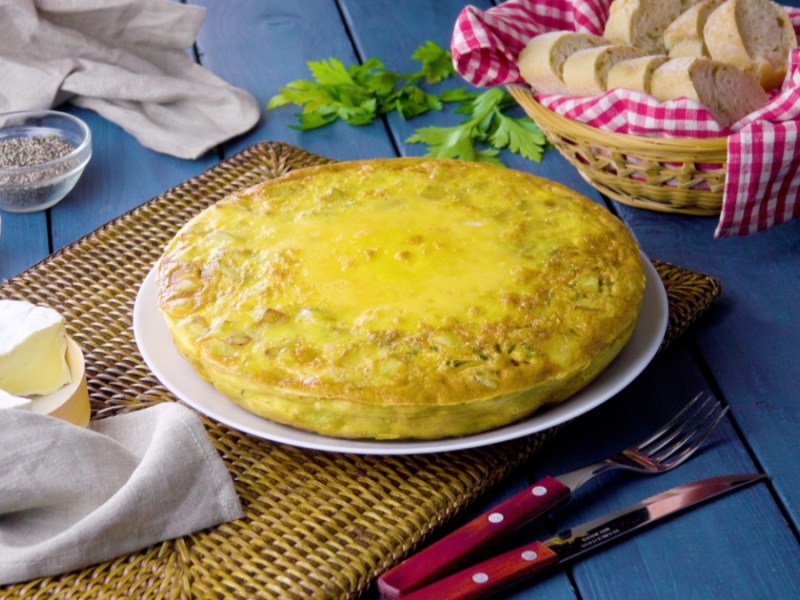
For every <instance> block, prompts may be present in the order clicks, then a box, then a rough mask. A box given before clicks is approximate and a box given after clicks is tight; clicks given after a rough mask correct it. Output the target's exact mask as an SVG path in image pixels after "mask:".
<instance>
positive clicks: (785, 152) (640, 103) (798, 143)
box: [451, 0, 800, 237]
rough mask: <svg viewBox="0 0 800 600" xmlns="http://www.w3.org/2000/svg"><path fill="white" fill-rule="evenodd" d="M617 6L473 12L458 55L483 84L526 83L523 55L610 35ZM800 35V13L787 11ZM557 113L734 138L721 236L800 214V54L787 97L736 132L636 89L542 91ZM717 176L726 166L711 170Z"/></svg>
mask: <svg viewBox="0 0 800 600" xmlns="http://www.w3.org/2000/svg"><path fill="white" fill-rule="evenodd" d="M610 4H611V0H508V1H507V2H503V3H502V4H500V5H498V6H496V7H494V8H490V9H488V10H486V11H482V10H478V9H476V8H475V7H471V6H470V7H466V8H465V9H464V10H463V11H462V12H461V14H460V15H459V17H458V19H457V21H456V24H455V30H454V32H453V39H452V43H451V48H452V52H453V62H454V64H455V67H456V70H457V71H458V72H459V74H461V76H462V77H464V79H466V80H467V81H469V82H470V83H472V84H473V85H477V86H494V85H506V84H524V81H523V79H522V77H521V76H520V73H519V69H518V68H517V56H518V55H519V52H520V50H522V48H524V47H525V44H526V43H527V42H528V41H529V40H530V39H531V38H532V37H534V36H536V35H539V34H541V33H544V32H547V31H556V30H569V31H581V32H584V33H591V34H594V35H602V34H603V28H604V25H605V22H606V20H607V19H608V11H609V6H610ZM786 10H787V12H788V13H789V16H790V18H791V20H792V23H793V24H794V28H795V32H800V9H797V8H791V7H786ZM536 99H537V100H538V101H539V102H540V103H541V104H542V105H543V106H545V107H547V108H549V109H550V110H553V111H555V112H556V113H558V114H560V115H563V116H565V117H568V118H570V119H574V120H577V121H581V122H583V123H587V124H588V125H592V126H593V127H597V128H599V129H604V130H607V131H613V132H617V133H629V134H632V135H641V136H659V137H661V136H663V137H689V138H707V137H718V136H720V135H727V136H728V145H727V159H726V172H725V189H724V192H723V199H722V210H721V213H720V219H719V223H718V224H717V228H716V231H715V232H714V235H715V236H716V237H727V236H737V235H748V234H751V233H755V232H758V231H763V230H765V229H767V228H769V227H771V226H773V225H777V224H779V223H783V222H785V221H788V220H790V219H793V218H796V217H800V199H798V189H800V159H798V156H800V137H798V129H800V127H799V125H800V49H795V50H793V51H792V54H791V57H790V68H789V73H788V74H787V77H786V80H785V82H784V85H783V88H782V90H781V91H780V92H779V93H777V94H775V95H774V96H773V98H772V99H771V101H770V103H769V104H768V105H767V106H766V107H764V108H763V109H762V110H759V111H757V112H756V113H753V114H752V115H748V116H747V117H745V118H744V119H742V120H741V121H739V122H738V123H735V124H734V125H733V126H732V127H730V128H729V129H728V130H723V129H721V128H720V126H719V124H718V123H717V122H716V121H715V120H714V118H713V117H712V116H711V113H710V112H709V111H708V110H707V109H706V108H704V107H702V106H701V105H700V104H698V103H697V102H695V101H693V100H688V99H686V98H682V99H678V100H674V101H670V102H663V103H662V102H658V101H656V100H655V98H653V97H651V96H649V95H647V94H643V93H639V92H634V91H631V90H621V89H618V90H612V91H609V92H606V93H605V94H603V95H601V96H596V97H568V96H551V95H544V94H536ZM708 168H712V169H717V168H719V165H708Z"/></svg>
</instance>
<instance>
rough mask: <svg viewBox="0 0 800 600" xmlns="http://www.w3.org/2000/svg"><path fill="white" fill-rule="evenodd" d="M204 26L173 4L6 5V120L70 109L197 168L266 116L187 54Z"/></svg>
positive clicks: (1, 33) (2, 20)
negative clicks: (198, 161) (17, 114)
mask: <svg viewBox="0 0 800 600" xmlns="http://www.w3.org/2000/svg"><path fill="white" fill-rule="evenodd" d="M204 18H205V9H204V8H201V7H197V6H190V5H185V4H178V3H173V2H169V1H167V0H81V1H80V2H76V1H74V0H0V112H7V111H15V110H28V109H39V108H49V107H54V106H57V105H59V104H60V103H62V102H64V101H66V100H70V101H71V102H72V103H73V104H76V105H78V106H81V107H85V108H88V109H91V110H94V111H96V112H98V113H100V114H101V115H102V116H104V117H105V118H107V119H108V120H110V121H113V122H114V123H116V124H117V125H119V126H120V127H122V128H123V129H124V130H125V131H127V132H129V133H130V134H131V135H133V136H134V137H136V139H138V140H139V141H140V142H141V143H142V144H143V145H144V146H147V147H148V148H152V149H154V150H157V151H159V152H163V153H166V154H171V155H174V156H178V157H181V158H196V157H198V156H200V155H201V154H203V153H204V152H205V151H206V150H208V149H210V148H212V147H214V146H215V145H217V144H219V143H221V142H223V141H225V140H227V139H229V138H231V137H233V136H235V135H238V134H240V133H243V132H245V131H247V130H248V129H250V128H251V127H252V126H253V125H255V124H256V123H257V122H258V119H259V114H260V110H259V107H258V104H257V103H256V101H255V99H254V98H253V97H252V96H251V95H250V94H249V93H247V92H245V91H243V90H241V89H237V88H235V87H233V86H231V85H229V84H228V83H226V82H225V81H223V80H222V79H220V78H219V77H217V76H216V75H214V74H213V73H211V72H210V71H208V70H207V69H205V68H203V67H201V66H200V65H198V64H197V63H195V62H194V61H193V60H192V59H191V58H190V57H189V55H188V54H187V51H186V49H187V48H191V46H192V44H193V42H194V39H195V37H196V36H197V33H198V31H199V29H200V26H201V25H202V22H203V19H204Z"/></svg>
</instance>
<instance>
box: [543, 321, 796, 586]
mask: <svg viewBox="0 0 800 600" xmlns="http://www.w3.org/2000/svg"><path fill="white" fill-rule="evenodd" d="M691 345H692V343H691V339H690V338H689V337H688V336H687V337H685V338H682V339H681V340H679V341H678V342H676V344H675V347H673V348H670V349H668V350H667V351H666V352H664V353H663V354H661V355H659V356H658V357H656V359H655V361H654V362H653V363H652V364H651V365H650V367H648V369H646V370H645V371H644V372H643V373H642V375H641V376H640V377H639V378H638V379H637V380H636V381H635V382H634V383H633V384H632V385H631V386H629V387H628V388H627V389H625V390H624V391H623V392H622V393H620V394H618V395H617V396H616V397H615V398H613V399H611V400H610V401H608V402H607V403H606V404H604V405H602V406H601V407H599V408H598V409H596V410H595V411H592V412H591V413H588V414H586V415H584V416H583V417H580V418H579V419H576V420H575V421H574V422H573V423H572V424H571V425H570V426H569V428H568V429H567V430H565V431H564V432H562V434H561V435H560V436H559V437H558V438H557V439H556V440H555V441H554V443H553V444H551V445H550V446H549V447H547V448H546V449H545V451H544V452H543V453H542V455H541V456H540V457H539V466H540V468H541V471H540V472H538V473H536V476H537V477H541V476H543V475H545V474H549V473H560V472H563V471H565V470H570V469H573V468H576V467H579V466H581V465H582V464H583V461H585V460H586V457H588V456H595V457H597V458H600V457H603V456H606V455H607V454H609V453H611V452H614V451H615V450H618V449H619V448H621V447H624V446H626V445H628V444H631V443H635V442H637V441H638V440H639V438H640V437H642V436H643V434H644V433H645V432H647V431H651V430H653V429H655V428H657V427H658V426H659V425H660V424H662V423H664V422H665V421H666V420H667V419H668V418H669V416H670V415H671V414H672V413H674V412H675V411H676V410H677V409H678V407H680V406H681V405H682V404H683V402H685V400H686V399H688V398H690V397H692V396H693V394H694V393H696V392H697V391H698V390H702V389H704V386H705V385H706V381H705V378H704V374H703V373H702V371H701V369H700V368H699V366H698V365H697V363H696V361H695V360H694V357H693V353H692V351H691ZM664 391H668V393H664ZM633 432H636V433H633ZM755 470H756V467H755V465H754V464H753V463H752V461H751V459H750V456H749V454H748V452H747V450H746V448H744V447H743V446H742V445H741V444H740V443H739V437H738V433H737V431H736V430H735V428H734V427H733V424H732V419H730V418H728V419H726V421H725V422H724V423H723V424H722V425H721V426H720V428H719V429H718V430H717V431H716V432H715V433H714V434H713V435H712V437H711V439H710V440H709V441H708V442H707V443H706V445H705V446H704V448H703V450H702V451H701V452H700V453H698V454H697V455H695V457H693V458H692V459H691V460H690V461H689V462H687V463H686V464H684V465H682V466H681V467H679V468H678V469H676V470H675V471H672V472H670V473H667V474H664V475H659V476H658V477H642V476H639V475H635V474H627V473H622V472H617V473H614V474H611V473H610V474H606V475H604V476H602V477H600V478H597V479H596V480H595V481H593V482H590V483H589V484H587V485H586V486H585V487H584V488H582V489H581V490H579V491H578V493H577V494H576V497H575V499H574V500H573V501H572V503H571V504H570V505H569V506H568V507H567V508H565V509H564V510H563V511H561V512H560V513H559V514H558V515H557V517H556V520H555V521H556V523H557V524H558V525H559V526H565V525H566V526H569V525H573V524H577V523H580V522H582V521H583V520H585V519H588V518H593V517H596V516H598V515H601V514H604V513H606V512H608V511H611V510H614V509H616V508H619V507H620V506H624V505H627V504H630V503H632V502H634V501H637V500H639V499H641V498H643V497H646V496H649V495H652V494H654V493H658V492H659V491H662V490H664V489H667V488H669V487H671V486H673V485H678V484H680V483H683V482H686V481H691V480H695V479H700V478H705V477H710V476H716V475H723V474H729V473H743V472H753V471H755ZM555 529H557V528H554V529H553V532H555ZM744 549H746V551H745V550H744ZM698 563H702V564H703V566H702V567H699V566H698ZM759 569H760V570H761V572H759ZM573 572H574V576H575V579H576V581H577V583H578V585H579V588H580V590H581V593H582V595H583V597H584V598H610V597H625V598H629V597H630V598H684V597H685V598H690V597H695V598H791V597H798V595H799V594H800V580H798V579H797V576H796V574H797V573H798V572H800V548H798V545H797V540H796V539H795V538H794V536H793V534H792V532H791V531H790V530H789V529H788V528H787V527H786V526H785V522H784V521H783V519H782V517H781V514H780V511H779V508H778V507H777V506H776V504H775V502H774V501H773V498H772V496H771V493H770V485H768V484H766V483H760V484H757V485H756V486H755V487H754V488H753V489H752V490H745V491H742V492H737V493H736V494H733V495H730V496H728V497H725V498H721V499H719V500H718V501H715V502H712V503H710V504H708V505H705V506H703V507H700V508H698V509H696V510H693V511H691V512H689V513H685V514H684V515H681V516H678V517H675V518H674V519H671V520H669V521H667V522H665V523H663V524H660V525H658V526H656V527H655V528H653V529H651V530H649V531H645V532H642V533H641V534H639V535H636V536H635V537H633V538H631V539H629V540H627V541H623V542H620V544H618V545H615V546H613V547H610V548H607V549H603V550H602V551H601V552H600V553H598V554H596V555H593V556H591V557H587V558H586V559H585V560H582V561H580V562H579V563H576V565H575V566H574V567H573Z"/></svg>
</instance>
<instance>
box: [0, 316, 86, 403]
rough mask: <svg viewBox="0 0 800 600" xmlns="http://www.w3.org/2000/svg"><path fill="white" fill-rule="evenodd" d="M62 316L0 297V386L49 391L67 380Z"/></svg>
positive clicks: (16, 391)
mask: <svg viewBox="0 0 800 600" xmlns="http://www.w3.org/2000/svg"><path fill="white" fill-rule="evenodd" d="M66 353H67V333H66V329H65V327H64V318H63V317H62V316H61V315H60V314H59V313H58V312H56V311H55V310H53V309H51V308H46V307H42V306H36V305H34V304H31V303H30V302H24V301H19V300H0V389H2V390H5V391H6V392H8V393H9V394H11V395H13V396H29V395H34V394H49V393H51V392H54V391H56V390H57V389H59V388H60V387H62V386H64V385H66V384H68V383H69V382H70V380H71V376H70V372H69V365H68V364H67V358H66Z"/></svg>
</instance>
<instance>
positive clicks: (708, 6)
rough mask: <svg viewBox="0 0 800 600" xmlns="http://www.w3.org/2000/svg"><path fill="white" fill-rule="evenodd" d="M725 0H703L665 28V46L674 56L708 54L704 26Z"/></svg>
mask: <svg viewBox="0 0 800 600" xmlns="http://www.w3.org/2000/svg"><path fill="white" fill-rule="evenodd" d="M723 2H725V0H702V2H700V3H699V4H695V5H694V6H692V7H691V8H690V9H689V10H687V11H684V12H683V13H682V14H681V15H680V16H679V17H678V18H677V19H675V20H674V21H673V22H672V23H670V24H669V26H668V27H667V28H666V29H665V30H664V46H665V47H666V49H667V53H668V54H669V55H670V56H672V57H676V56H708V49H707V48H706V44H705V41H704V40H703V26H704V25H705V24H706V20H707V19H708V16H709V15H710V14H711V13H712V12H713V11H714V10H716V9H717V8H719V6H720V5H721V4H722V3H723Z"/></svg>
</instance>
